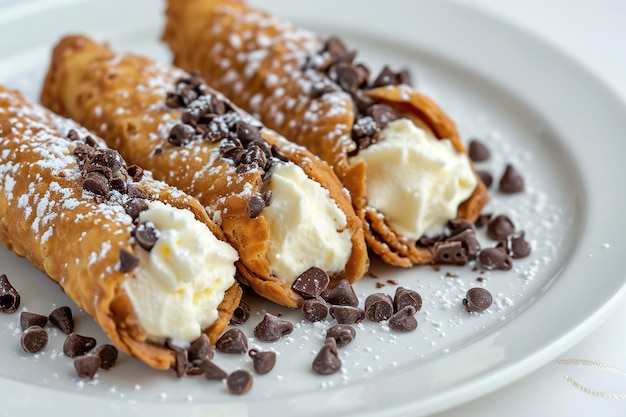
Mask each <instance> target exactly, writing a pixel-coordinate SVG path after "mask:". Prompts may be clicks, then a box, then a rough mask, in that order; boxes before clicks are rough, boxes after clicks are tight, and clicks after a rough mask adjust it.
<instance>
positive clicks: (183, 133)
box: [167, 123, 196, 146]
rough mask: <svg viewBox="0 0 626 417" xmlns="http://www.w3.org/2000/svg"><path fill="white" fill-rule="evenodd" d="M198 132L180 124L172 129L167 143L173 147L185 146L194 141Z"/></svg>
mask: <svg viewBox="0 0 626 417" xmlns="http://www.w3.org/2000/svg"><path fill="white" fill-rule="evenodd" d="M195 134H196V130H195V129H194V128H193V127H191V126H189V125H185V124H182V123H178V124H176V125H174V126H173V127H172V130H171V131H170V134H169V136H168V137H167V141H168V142H169V143H171V144H172V145H176V146H183V145H186V144H188V143H190V142H191V141H192V140H193V137H194V135H195Z"/></svg>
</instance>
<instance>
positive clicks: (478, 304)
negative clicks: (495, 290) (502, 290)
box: [463, 288, 493, 313]
mask: <svg viewBox="0 0 626 417" xmlns="http://www.w3.org/2000/svg"><path fill="white" fill-rule="evenodd" d="M492 302H493V297H492V296H491V293H490V292H489V291H487V290H486V289H484V288H470V289H469V290H468V291H467V293H466V294H465V298H464V299H463V306H464V307H465V310H467V312H468V313H469V312H470V311H483V310H486V309H488V308H489V306H491V303H492Z"/></svg>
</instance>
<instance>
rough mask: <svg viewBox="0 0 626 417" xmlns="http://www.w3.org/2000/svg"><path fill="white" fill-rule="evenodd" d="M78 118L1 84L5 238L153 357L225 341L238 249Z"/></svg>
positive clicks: (128, 345)
mask: <svg viewBox="0 0 626 417" xmlns="http://www.w3.org/2000/svg"><path fill="white" fill-rule="evenodd" d="M102 144H103V142H102V141H101V140H100V139H98V138H94V137H92V136H89V132H88V131H87V130H85V129H83V128H81V127H79V126H78V125H76V124H75V123H74V122H72V121H70V120H67V119H64V118H61V117H59V116H56V115H54V114H53V113H51V112H49V111H48V110H46V109H44V108H43V107H41V106H39V105H37V104H33V103H30V102H28V101H27V100H26V99H24V98H23V97H22V96H21V95H20V94H19V93H17V92H15V91H10V90H7V89H5V88H3V87H0V219H1V220H0V240H2V243H3V244H4V245H5V246H6V247H7V248H8V249H9V250H12V251H13V252H14V253H15V254H16V255H18V256H21V257H25V258H27V259H29V260H30V261H31V262H32V263H33V265H34V266H36V267H37V268H38V269H40V270H42V271H43V272H44V273H45V274H47V275H48V276H49V277H50V278H51V279H52V280H53V281H55V282H56V283H58V284H59V286H60V287H61V288H62V289H63V291H64V292H65V293H66V294H67V295H68V296H69V297H70V298H71V299H72V300H74V301H75V302H76V304H77V305H78V306H79V307H80V308H82V309H84V310H85V311H86V312H87V313H88V314H89V315H91V316H92V317H93V318H94V320H95V321H96V322H97V323H98V324H99V325H100V326H101V327H102V329H103V330H104V331H105V333H106V334H107V336H108V337H109V338H110V339H111V341H112V342H113V343H114V344H115V345H116V346H117V347H119V348H120V349H122V350H123V351H124V352H126V353H128V354H130V355H132V356H135V357H137V358H139V359H140V360H142V361H143V362H145V363H146V364H148V365H150V366H152V367H154V368H158V369H168V368H170V367H171V366H173V365H175V364H176V352H175V350H176V349H174V348H173V347H172V346H177V347H185V346H187V345H189V343H191V342H192V341H194V340H196V339H197V338H198V337H200V335H201V333H202V332H204V333H206V334H207V335H208V336H209V337H210V339H211V341H212V342H213V343H215V341H216V340H217V338H218V337H219V336H220V335H221V333H222V331H223V330H224V329H225V328H226V326H227V325H228V322H229V320H230V318H231V317H232V313H233V311H234V310H235V308H237V306H238V305H239V300H240V298H241V294H242V290H241V287H239V285H238V284H237V283H236V282H235V273H236V269H235V262H236V260H237V252H236V251H235V250H234V249H233V248H232V247H231V246H230V245H229V244H228V243H227V242H226V241H225V237H224V234H223V233H222V231H221V230H220V228H219V227H218V226H217V225H216V224H215V223H213V222H212V221H211V220H210V219H209V217H208V215H207V213H206V211H205V210H204V209H203V208H202V206H201V205H200V204H199V203H198V201H196V200H195V199H193V198H191V197H189V196H188V195H186V194H184V193H182V192H181V191H179V190H177V189H175V188H172V187H170V186H168V185H166V184H165V183H163V182H160V181H156V180H154V179H152V178H151V177H150V175H149V174H144V173H143V172H142V170H141V169H140V168H138V167H137V166H127V165H126V163H125V161H124V160H123V159H122V158H121V156H120V155H119V153H117V152H116V151H114V150H112V149H108V148H105V147H102Z"/></svg>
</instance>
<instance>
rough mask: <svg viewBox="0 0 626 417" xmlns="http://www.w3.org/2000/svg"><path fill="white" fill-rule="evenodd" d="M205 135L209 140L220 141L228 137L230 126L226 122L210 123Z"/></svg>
mask: <svg viewBox="0 0 626 417" xmlns="http://www.w3.org/2000/svg"><path fill="white" fill-rule="evenodd" d="M203 137H204V138H205V139H207V140H208V141H209V142H213V143H215V142H218V141H220V140H222V139H225V138H227V137H228V126H226V125H225V124H224V123H211V124H209V125H208V127H207V130H206V132H204V135H203Z"/></svg>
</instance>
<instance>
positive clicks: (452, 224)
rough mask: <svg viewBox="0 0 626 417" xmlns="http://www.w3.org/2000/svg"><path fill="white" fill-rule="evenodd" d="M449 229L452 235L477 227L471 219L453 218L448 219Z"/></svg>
mask: <svg viewBox="0 0 626 417" xmlns="http://www.w3.org/2000/svg"><path fill="white" fill-rule="evenodd" d="M448 229H449V230H450V236H453V235H456V234H457V233H461V232H463V231H465V230H471V231H474V230H475V229H476V228H475V227H474V225H473V224H472V222H470V221H469V220H465V219H452V220H450V221H448Z"/></svg>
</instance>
